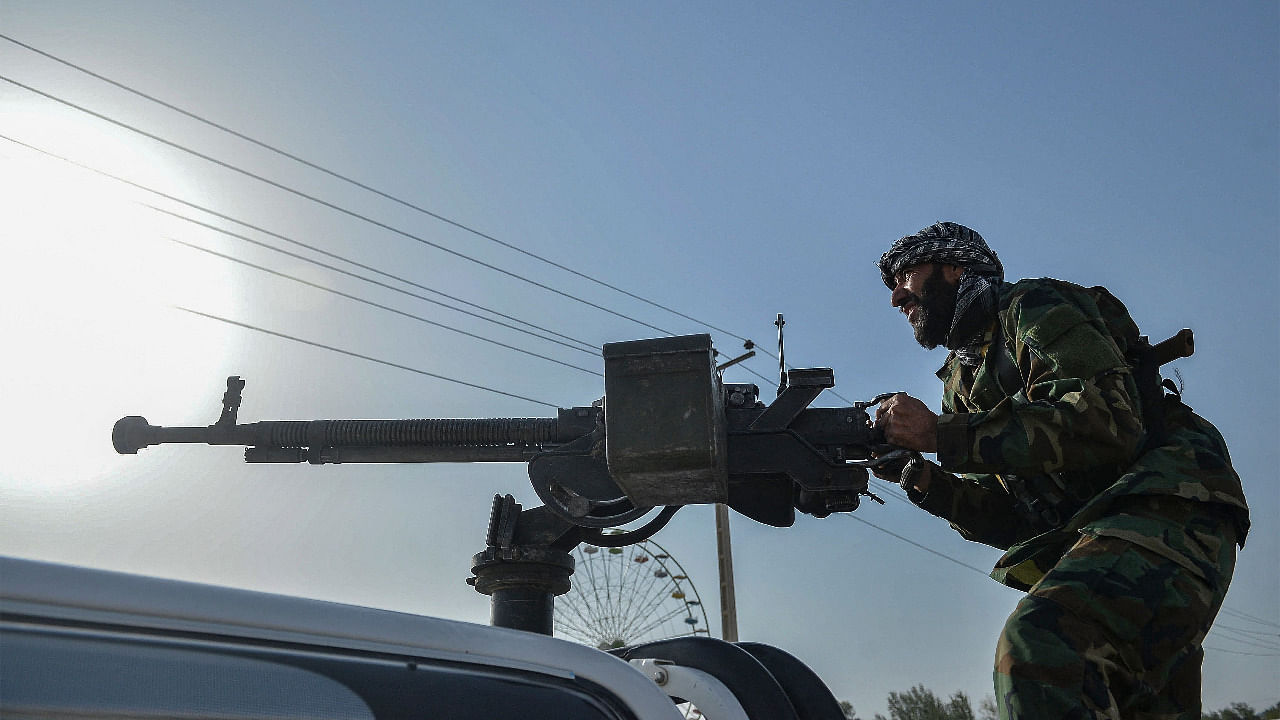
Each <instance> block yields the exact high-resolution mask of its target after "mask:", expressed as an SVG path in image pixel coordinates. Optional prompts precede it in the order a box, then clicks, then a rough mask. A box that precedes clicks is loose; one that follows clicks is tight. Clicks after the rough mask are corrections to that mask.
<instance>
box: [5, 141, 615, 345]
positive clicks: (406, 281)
mask: <svg viewBox="0 0 1280 720" xmlns="http://www.w3.org/2000/svg"><path fill="white" fill-rule="evenodd" d="M0 138H2V139H4V140H8V141H9V142H11V143H13V144H15V145H20V146H22V147H25V148H27V149H29V150H33V151H35V152H38V153H41V154H43V155H46V156H48V157H51V158H54V159H56V160H60V161H62V162H64V163H67V164H68V165H73V166H75V167H78V168H80V169H82V170H86V171H88V172H92V173H95V174H98V175H101V176H103V177H106V178H110V179H111V180H114V181H116V182H119V183H123V184H125V185H128V186H130V187H134V188H137V189H139V190H143V191H145V192H149V193H151V194H153V195H156V196H158V197H162V198H164V199H166V200H170V201H172V202H176V203H179V204H181V205H185V206H187V207H189V208H192V209H194V210H199V211H200V212H203V213H206V214H208V215H212V216H213V217H216V218H219V219H222V220H226V221H228V222H232V223H235V224H237V225H240V226H241V227H246V228H249V229H250V230H253V231H255V232H260V233H262V234H264V235H268V236H271V237H274V238H277V239H279V240H283V241H284V242H287V243H290V244H292V245H295V246H297V247H301V248H305V249H307V250H310V251H312V252H314V253H317V254H319V255H323V256H325V257H329V258H333V259H335V260H340V261H342V262H345V263H348V264H350V265H352V266H355V267H358V268H360V269H362V270H368V271H369V272H372V273H375V274H378V275H381V276H383V277H385V278H389V279H391V280H395V281H397V282H401V283H404V284H405V285H409V286H412V287H416V288H419V289H422V290H425V291H427V292H429V293H434V294H436V295H439V296H440V297H444V298H448V299H449V300H453V301H454V302H459V303H462V304H463V305H466V306H468V307H473V308H476V309H478V310H483V311H485V312H487V313H491V314H493V315H496V316H498V317H501V318H504V319H507V320H511V321H512V322H516V323H520V324H522V325H527V326H528V327H531V328H534V329H535V330H540V331H542V332H545V333H548V334H550V335H554V336H556V337H560V338H564V339H565V340H570V341H572V342H575V343H578V344H579V345H582V346H583V347H582V348H576V347H573V346H571V345H566V347H571V348H573V349H575V350H581V351H583V352H588V353H591V354H593V355H594V354H596V352H597V349H596V346H595V345H593V344H592V343H589V342H587V341H585V340H579V339H577V338H574V337H572V336H569V335H565V334H563V333H558V332H556V331H554V330H551V329H549V328H545V327H542V326H541V325H537V324H535V323H532V322H529V321H528V320H522V319H520V318H517V317H513V316H511V315H507V314H505V313H501V312H498V311H497V310H494V309H492V308H489V307H485V306H484V305H479V304H477V303H474V302H471V301H469V300H464V299H462V298H460V297H457V296H454V295H450V294H449V293H446V292H441V291H440V290H437V289H435V288H432V287H429V286H427V285H423V284H421V283H418V282H414V281H413V280H410V279H408V278H405V277H401V276H399V275H395V274H393V273H389V272H385V271H383V270H379V269H378V268H376V267H373V266H372V265H366V264H364V263H361V262H359V261H356V260H352V259H351V258H348V257H346V256H343V255H339V254H337V253H333V252H329V251H328V250H324V249H323V248H320V247H317V246H315V245H310V244H308V243H304V242H302V241H300V240H296V239H294V238H291V237H288V236H286V235H282V234H280V233H277V232H273V231H271V230H268V229H266V228H264V227H261V226H258V225H254V224H253V223H249V222H245V221H244V220H240V219H238V218H235V217H232V216H230V215H226V214H224V213H220V212H218V211H216V210H214V209H212V208H208V207H205V206H203V205H198V204H196V203H193V202H190V201H188V200H183V199H182V198H180V197H177V196H175V195H170V194H168V193H165V192H162V191H160V190H156V189H155V188H152V187H148V186H146V185H142V184H140V183H136V182H134V181H132V180H128V179H126V178H123V177H120V176H119V175H114V174H112V173H109V172H107V171H105V170H101V169H98V168H95V167H91V166H89V165H85V164H84V163H80V162H77V161H75V160H72V159H70V158H67V157H64V156H62V155H58V154H57V153H54V152H51V151H49V150H46V149H44V148H40V147H36V146H35V145H31V144H28V143H25V142H23V141H21V140H17V139H15V138H12V137H9V136H8V135H4V134H0ZM147 207H149V208H151V209H153V210H156V211H159V212H162V213H167V214H170V215H173V216H174V217H177V218H180V219H182V220H186V221H188V222H192V223H195V224H198V225H203V226H204V227H207V228H210V229H212V230H215V231H217V232H220V233H224V234H228V235H231V236H232V237H236V238H239V239H241V240H244V241H246V242H250V243H254V244H258V245H261V246H262V247H266V248H269V249H272V250H276V251H277V252H281V253H285V254H289V255H290V256H292V257H296V258H298V259H301V260H306V261H307V262H313V263H317V261H315V260H312V259H309V258H306V257H304V256H301V255H294V254H292V253H288V252H287V251H285V250H281V249H279V248H275V247H274V246H271V245H268V244H266V243H261V242H260V241H257V240H253V239H251V238H248V237H245V236H243V235H238V234H235V233H232V232H230V231H228V230H224V229H222V228H219V227H216V226H214V225H209V224H206V223H202V222H200V221H199V220H195V219H192V218H189V217H187V216H185V215H181V214H179V213H174V212H172V211H169V210H165V209H163V208H159V207H155V206H153V205H147ZM317 264H319V263H317ZM324 267H330V268H331V269H333V270H334V271H335V272H345V271H342V270H338V269H337V268H332V266H328V265H324ZM354 277H360V276H358V275H355V276H354ZM361 279H364V278H361ZM367 282H371V283H374V284H378V285H382V283H379V282H377V281H375V280H367ZM382 286H383V287H388V288H390V289H392V290H396V291H397V292H405V291H403V290H400V289H399V288H395V287H392V286H389V285H382ZM408 294H410V295H412V296H413V297H416V298H418V299H420V300H424V301H426V302H431V303H436V302H437V301H435V300H432V299H430V298H426V297H422V296H421V295H416V294H412V293H408ZM437 304H440V303H437ZM445 307H449V306H448V305H445ZM452 309H454V310H457V311H458V312H464V313H465V312H466V311H465V310H460V309H458V308H452ZM468 314H470V313H468ZM476 317H479V318H481V319H483V320H487V321H489V322H494V323H496V324H499V325H503V326H504V327H511V326H509V325H506V324H505V323H498V322H497V321H495V320H491V319H489V318H485V317H483V316H479V315H477V316H476ZM512 329H514V330H517V331H519V332H526V333H527V331H525V330H521V329H520V328H512ZM527 334H530V335H533V337H537V338H540V339H543V340H547V341H550V342H555V343H559V341H557V340H554V339H552V338H546V337H542V336H541V335H538V334H536V333H527ZM559 344H562V345H563V344H564V343H559Z"/></svg>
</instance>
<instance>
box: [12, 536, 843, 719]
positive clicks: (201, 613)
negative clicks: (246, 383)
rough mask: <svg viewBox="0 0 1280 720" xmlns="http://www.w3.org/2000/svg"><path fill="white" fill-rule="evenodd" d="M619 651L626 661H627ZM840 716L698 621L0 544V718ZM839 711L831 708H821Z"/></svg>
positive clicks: (815, 694)
mask: <svg viewBox="0 0 1280 720" xmlns="http://www.w3.org/2000/svg"><path fill="white" fill-rule="evenodd" d="M624 658H625V659H624ZM672 696H674V697H675V698H677V699H682V700H688V701H690V702H693V703H694V704H695V705H697V706H698V708H699V709H700V710H701V711H702V713H703V714H704V716H705V717H708V718H711V719H712V720H736V719H739V718H770V720H773V719H775V718H777V719H780V720H787V719H788V718H796V719H797V720H800V719H804V718H814V719H819V718H821V719H823V720H826V719H827V718H833V719H834V718H840V717H842V715H841V714H840V713H839V709H838V707H837V704H836V701H835V699H834V698H833V697H832V696H831V694H830V692H829V691H828V690H827V689H826V687H825V686H823V685H822V683H821V682H820V681H818V680H817V678H816V676H814V675H813V673H812V672H811V671H809V670H808V668H806V667H804V666H803V665H802V664H800V663H799V662H798V661H795V660H794V658H791V657H790V656H789V655H786V654H785V653H782V652H781V651H778V650H776V649H773V648H770V647H768V646H760V645H751V644H741V645H731V644H729V643H724V642H721V641H718V640H713V639H710V638H706V637H695V638H680V639H677V640H667V641H662V642H658V643H651V644H649V645H642V646H637V647H632V648H623V649H621V650H619V651H615V652H614V653H613V654H610V653H606V652H601V651H598V650H595V649H592V648H589V647H586V646H584V645H578V644H575V643H570V642H566V641H562V640H557V639H554V638H550V637H546V636H543V635H538V634H535V633H530V632H523V631H519V630H509V629H504V628H493V627H486V626H480V625H474V624H470V623H461V622H455V621H450V620H443V619H439V618H431V617H419V616H415V615H408V614H404V613H396V612H390V611H385V610H373V609H369V608H363V607H356V606H350V605H341V604H337V603H330V602H322V601H317V600H308V599H304V598H296V597H286V596H280V595H270V594H266V593H258V592H251V591H246V590H236V589H231V588H223V587H214V586H208V585H200V584H196V583H189V582H180V581H175V580H162V579H156V578H148V577H140V576H134V575H126V574H121V573H114V572H107V571H102V570H91V569H86V568H79V567H71V566H64V565H54V564H49V563H41V562H34V561H29V560H18V559H12V558H0V717H4V718H52V717H57V718H63V717H70V718H110V719H112V720H117V719H122V718H162V717H163V718H175V717H176V718H218V719H219V720H222V719H229V718H272V719H286V718H307V719H308V720H312V719H319V718H334V719H339V718H341V719H343V720H346V719H348V718H359V719H362V720H363V719H365V718H410V717H415V718H435V719H440V720H447V719H451V718H483V719H484V720H506V719H511V720H541V719H546V720H553V719H554V720H579V719H582V720H588V719H589V720H605V719H608V720H615V719H618V720H621V719H642V720H648V719H650V718H653V719H655V720H661V719H663V718H670V719H672V720H675V719H677V718H681V717H684V713H683V712H681V711H680V710H678V709H677V707H676V705H675V704H674V703H673V697H672ZM832 713H834V714H832Z"/></svg>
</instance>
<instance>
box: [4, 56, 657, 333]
mask: <svg viewBox="0 0 1280 720" xmlns="http://www.w3.org/2000/svg"><path fill="white" fill-rule="evenodd" d="M0 80H3V81H5V82H7V83H9V84H11V85H16V86H17V87H20V88H22V89H24V90H26V91H28V92H32V93H35V94H36V95H39V96H41V97H43V98H47V99H49V100H52V101H54V102H56V103H60V104H62V105H65V106H67V107H70V108H73V109H75V110H79V111H80V112H83V113H85V114H87V115H91V116H93V117H96V118H98V119H99V120H102V121H104V122H109V123H111V124H112V125H115V126H117V127H121V128H124V129H126V130H129V131H131V132H134V133H137V134H139V135H142V136H143V137H145V138H149V139H151V140H154V141H156V142H158V143H162V144H164V145H167V146H169V147H171V148H174V149H175V150H181V151H182V152H185V153H187V154H189V155H193V156H195V157H198V158H200V159H201V160H204V161H206V162H210V163H213V164H214V165H217V166H219V167H222V168H225V169H227V170H231V171H232V172H236V173H239V174H241V175H244V176H245V177H248V178H252V179H254V180H257V181H258V182H261V183H264V184H267V185H270V186H271V187H274V188H276V189H278V190H283V191H284V192H287V193H289V194H291V195H294V196H296V197H300V198H303V199H304V200H309V201H311V202H313V203H316V204H318V205H322V206H324V207H327V208H329V209H331V210H334V211H336V212H340V213H342V214H344V215H347V216H348V217H352V218H355V219H356V220H360V221H361V222H365V223H368V224H370V225H373V226H374V227H378V228H382V229H383V230H387V231H388V232H392V233H395V234H397V235H400V236H401V237H405V238H408V239H410V240H413V241H415V242H418V243H421V244H423V245H426V246H428V247H432V248H435V249H437V250H440V251H441V252H445V253H448V254H450V255H453V256H455V257H459V258H462V259H463V260H467V261H469V262H473V263H475V264H477V265H480V266H481V267H485V268H488V269H490V270H492V271H494V272H497V273H501V274H503V275H506V276H508V277H510V278H514V279H516V280H519V281H521V282H524V283H528V284H530V285H533V286H534V287H538V288H541V289H543V290H546V291H547V292H550V293H554V294H556V295H559V296H561V297H564V298H567V299H569V300H573V301H575V302H578V303H581V304H583V305H586V306H588V307H593V308H595V309H597V310H600V311H601V312H605V313H608V314H610V315H614V316H616V317H619V318H622V319H624V320H629V321H631V322H633V323H636V324H638V325H643V326H644V327H647V328H649V329H651V330H656V331H657V332H660V333H662V334H664V335H675V333H674V332H672V331H670V330H665V329H663V328H661V327H658V326H657V325H653V324H651V323H647V322H645V321H644V320H640V319H639V318H635V317H632V316H630V315H627V314H626V313H621V312H618V311H617V310H612V309H610V308H607V307H605V306H603V305H600V304H597V303H594V302H591V301H590V300H587V299H585V298H580V297H578V296H577V295H572V294H570V293H567V292H565V291H563V290H559V289H556V288H554V287H551V286H550V285H547V284H545V283H541V282H538V281H537V280H534V279H532V278H528V277H525V276H523V275H521V274H519V273H515V272H512V271H510V270H507V269H505V268H501V267H498V266H497V265H494V264H492V263H488V262H485V261H483V260H480V259H479V258H474V257H471V256H470V255H467V254H466V253H462V252H459V251H457V250H454V249H452V248H448V247H445V246H444V245H441V244H439V243H435V242H432V241H430V240H427V239H426V238H424V237H421V236H419V235H415V234H413V233H411V232H408V231H407V230H401V229H400V228H397V227H394V226H392V225H388V224H387V223H384V222H381V221H378V220H374V219H373V218H371V217H369V216H367V215H362V214H360V213H358V212H355V211H354V210H349V209H347V208H344V207H342V206H341V205H337V204H335V203H331V202H329V201H328V200H323V199H321V198H318V197H316V196H314V195H310V194H308V193H305V192H303V191H301V190H298V189H296V188H293V187H290V186H288V185H285V184H283V183H279V182H276V181H275V180H271V179H270V178H266V177H263V176H262V175H258V174H256V173H253V172H250V171H249V170H245V169H244V168H241V167H237V166H235V165H232V164H231V163H228V162H225V161H223V160H219V159H217V158H215V157H212V156H210V155H205V154H204V153H202V152H199V151H198V150H193V149H191V148H189V147H186V146H185V145H181V144H179V143H176V142H173V141H172V140H167V139H165V138H162V137H160V136H159V135H156V134H154V133H149V132H147V131H145V130H142V129H141V128H138V127H135V126H133V125H130V124H128V123H126V122H122V121H120V120H116V119H114V118H112V117H109V116H107V115H104V114H102V113H99V112H97V111H94V110H90V109H89V108H86V107H84V106H83V105H77V104H76V103H73V102H71V101H70V100H66V99H64V98H60V97H58V96H56V95H52V94H50V93H47V92H44V91H43V90H38V89H36V88H33V87H31V86H30V85H26V84H23V83H20V82H18V81H17V80H14V79H12V78H9V77H6V76H4V75H0Z"/></svg>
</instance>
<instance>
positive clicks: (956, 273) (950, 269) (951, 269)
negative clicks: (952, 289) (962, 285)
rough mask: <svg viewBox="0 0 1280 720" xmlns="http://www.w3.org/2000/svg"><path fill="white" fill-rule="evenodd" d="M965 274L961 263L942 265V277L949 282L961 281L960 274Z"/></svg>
mask: <svg viewBox="0 0 1280 720" xmlns="http://www.w3.org/2000/svg"><path fill="white" fill-rule="evenodd" d="M963 274H964V268H963V267H961V266H959V265H948V264H945V263H944V264H943V265H942V277H943V279H945V280H946V281H947V282H949V283H956V282H959V280H960V276H961V275H963Z"/></svg>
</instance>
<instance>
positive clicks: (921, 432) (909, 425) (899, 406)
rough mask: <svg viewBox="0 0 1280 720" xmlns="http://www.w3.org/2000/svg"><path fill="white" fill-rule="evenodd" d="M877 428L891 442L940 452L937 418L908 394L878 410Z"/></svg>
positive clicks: (906, 446) (894, 397)
mask: <svg viewBox="0 0 1280 720" xmlns="http://www.w3.org/2000/svg"><path fill="white" fill-rule="evenodd" d="M876 427H880V428H884V439H885V440H886V441H888V442H889V443H892V444H894V445H897V446H898V447H904V448H907V449H908V450H915V451H917V452H927V453H931V452H937V451H938V416H937V415H936V414H934V412H933V411H932V410H930V409H929V407H928V406H927V405H925V404H924V403H923V402H920V401H919V400H917V399H915V398H913V397H911V396H910V395H908V394H906V393H897V394H896V395H892V396H890V397H889V399H888V400H885V401H884V402H882V403H880V407H878V408H876Z"/></svg>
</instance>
